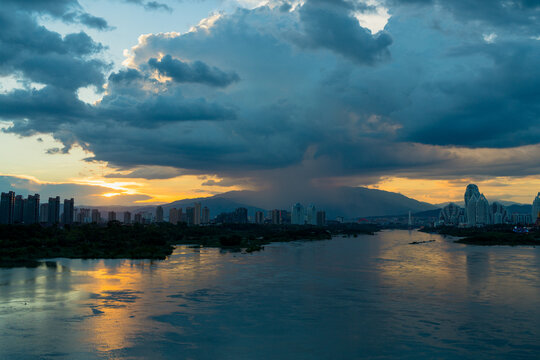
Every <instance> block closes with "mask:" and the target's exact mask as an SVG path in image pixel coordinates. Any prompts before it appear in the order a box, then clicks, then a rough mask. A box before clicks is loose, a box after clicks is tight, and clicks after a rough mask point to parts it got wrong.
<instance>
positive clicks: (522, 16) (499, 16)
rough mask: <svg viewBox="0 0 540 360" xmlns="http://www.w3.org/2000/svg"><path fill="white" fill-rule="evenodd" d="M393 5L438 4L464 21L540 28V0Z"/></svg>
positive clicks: (408, 0)
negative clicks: (539, 19)
mask: <svg viewBox="0 0 540 360" xmlns="http://www.w3.org/2000/svg"><path fill="white" fill-rule="evenodd" d="M386 2H387V3H388V4H389V5H390V6H392V5H416V6H433V5H437V6H440V7H442V8H444V9H445V10H449V11H451V12H452V13H453V14H454V15H455V16H456V18H458V19H459V20H463V21H469V20H480V21H483V22H485V23H486V24H489V25H492V26H495V27H507V28H510V30H511V31H523V32H529V33H534V32H537V31H538V30H539V29H540V26H539V23H538V17H539V16H540V0H512V1H507V0H475V1H470V0H452V1H444V0H387V1H386Z"/></svg>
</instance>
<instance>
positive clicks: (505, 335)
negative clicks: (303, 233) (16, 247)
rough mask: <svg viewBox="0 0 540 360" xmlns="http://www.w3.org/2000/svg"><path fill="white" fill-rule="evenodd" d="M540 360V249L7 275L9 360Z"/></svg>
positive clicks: (352, 254)
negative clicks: (394, 359)
mask: <svg viewBox="0 0 540 360" xmlns="http://www.w3.org/2000/svg"><path fill="white" fill-rule="evenodd" d="M430 239H434V240H436V241H435V242H431V243H425V244H420V245H409V243H410V242H412V241H425V240H430ZM539 356H540V248H532V247H516V248H511V247H475V246H465V245H459V244H454V243H453V242H452V240H451V239H449V238H444V237H441V236H438V235H430V234H424V233H419V232H416V231H412V232H409V231H400V230H396V231H383V232H380V233H378V234H376V235H374V236H359V237H357V238H352V237H351V238H334V239H332V240H328V241H316V242H294V243H279V244H272V245H269V246H266V248H265V250H264V251H262V252H258V253H254V254H238V253H230V252H223V251H220V250H218V249H192V248H189V247H186V246H181V247H179V248H177V249H176V251H175V252H174V254H173V255H172V256H170V258H169V259H168V260H166V261H158V262H150V261H135V260H69V259H56V260H54V261H50V262H48V263H47V264H43V265H42V266H40V267H38V268H14V269H0V359H2V360H4V359H10V360H11V359H69V360H73V359H364V358H373V359H385V358H401V359H424V358H428V359H432V358H437V359H479V358H485V359H538V358H539Z"/></svg>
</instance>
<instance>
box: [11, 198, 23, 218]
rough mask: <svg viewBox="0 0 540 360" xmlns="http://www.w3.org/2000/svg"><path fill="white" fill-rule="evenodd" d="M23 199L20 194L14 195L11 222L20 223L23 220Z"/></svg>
mask: <svg viewBox="0 0 540 360" xmlns="http://www.w3.org/2000/svg"><path fill="white" fill-rule="evenodd" d="M24 203H25V201H24V199H23V197H22V195H17V196H15V205H14V206H13V223H14V224H21V223H23V222H24Z"/></svg>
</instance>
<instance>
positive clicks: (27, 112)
mask: <svg viewBox="0 0 540 360" xmlns="http://www.w3.org/2000/svg"><path fill="white" fill-rule="evenodd" d="M91 114H92V109H91V108H90V107H89V106H88V105H87V104H85V103H83V102H82V101H80V100H79V99H78V98H77V97H76V96H75V95H74V93H73V92H72V91H69V90H64V89H59V88H55V87H52V86H46V87H44V88H43V89H40V90H35V89H34V90H14V91H12V92H10V93H8V94H3V95H0V118H2V119H6V120H10V121H13V123H14V125H13V126H11V127H9V128H8V129H7V130H5V131H8V132H13V133H17V134H20V135H32V134H34V133H55V132H57V131H59V129H60V127H61V126H62V125H63V124H75V123H77V122H79V121H81V120H84V119H88V118H89V117H91Z"/></svg>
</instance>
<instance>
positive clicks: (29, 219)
mask: <svg viewBox="0 0 540 360" xmlns="http://www.w3.org/2000/svg"><path fill="white" fill-rule="evenodd" d="M39 199H40V197H39V194H35V195H28V199H26V200H25V201H24V216H23V221H24V223H25V224H37V223H39V222H40V217H39V211H40V204H39ZM47 216H48V213H47Z"/></svg>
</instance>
